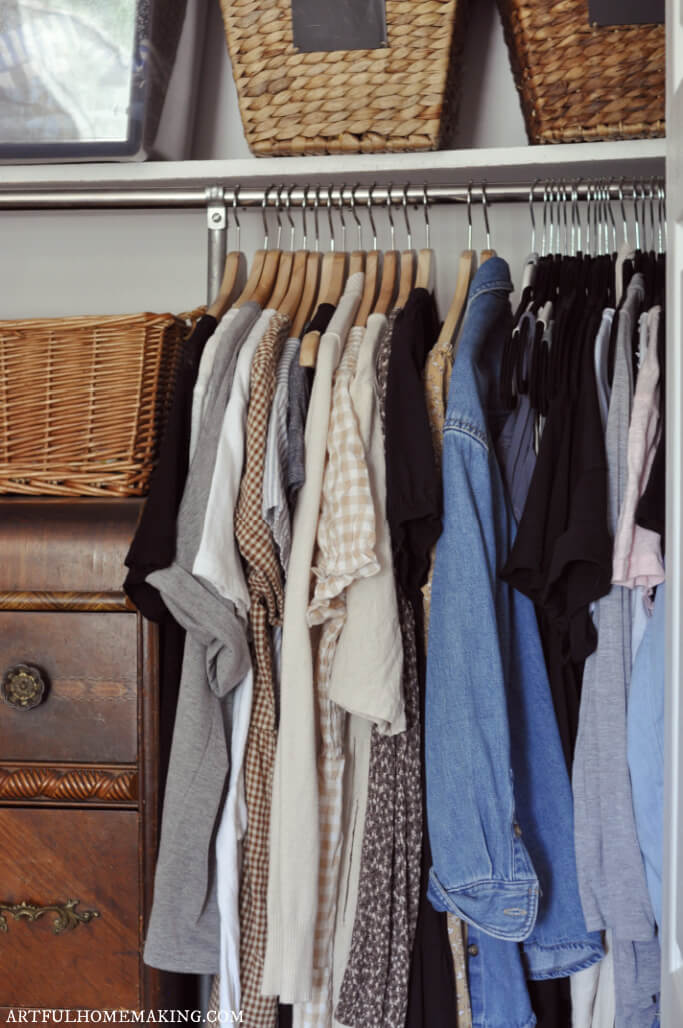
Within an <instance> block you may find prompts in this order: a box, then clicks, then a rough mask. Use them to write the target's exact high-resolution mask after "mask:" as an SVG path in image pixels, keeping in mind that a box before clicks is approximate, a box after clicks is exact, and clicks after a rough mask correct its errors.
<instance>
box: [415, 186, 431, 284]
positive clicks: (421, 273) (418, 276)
mask: <svg viewBox="0 0 683 1028" xmlns="http://www.w3.org/2000/svg"><path fill="white" fill-rule="evenodd" d="M422 211H423V214H424V219H425V235H426V237H427V246H426V247H425V248H424V249H423V250H420V251H419V252H418V255H417V271H416V272H415V288H416V289H426V290H427V291H428V292H430V293H431V292H432V290H433V289H434V266H435V257H434V251H433V250H431V249H430V247H429V210H428V201H427V186H426V185H424V186H423V187H422Z"/></svg>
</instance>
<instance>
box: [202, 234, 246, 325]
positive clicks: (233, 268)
mask: <svg viewBox="0 0 683 1028" xmlns="http://www.w3.org/2000/svg"><path fill="white" fill-rule="evenodd" d="M246 265H247V262H246V258H245V256H244V254H243V253H239V252H238V251H237V250H233V251H232V252H231V253H229V254H228V256H227V257H226V258H225V268H224V269H223V279H222V281H221V285H220V289H219V291H218V296H217V297H216V299H215V300H214V301H213V303H212V304H211V306H210V307H208V308H207V311H206V313H207V314H211V315H212V316H213V317H214V318H216V320H217V321H220V319H221V318H222V317H223V315H224V314H225V312H226V311H227V310H228V309H229V307H230V301H231V299H232V296H233V294H234V293H235V292H236V287H237V284H238V282H239V280H240V279H241V278H243V277H244V273H245V269H246Z"/></svg>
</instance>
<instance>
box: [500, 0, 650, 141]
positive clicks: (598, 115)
mask: <svg viewBox="0 0 683 1028" xmlns="http://www.w3.org/2000/svg"><path fill="white" fill-rule="evenodd" d="M498 7H499V9H500V13H501V17H502V19H503V28H504V30H505V38H506V41H507V45H508V51H509V54H510V63H511V65H512V70H513V74H514V76H515V81H516V83H517V89H518V91H519V94H520V97H521V101H522V110H523V112H524V120H525V122H526V130H527V135H528V136H529V141H530V142H531V143H577V142H591V141H594V140H611V139H639V138H644V137H652V136H663V135H664V97H665V83H664V53H665V30H664V26H663V25H618V26H606V27H597V26H594V25H591V23H590V22H589V18H588V3H587V0H551V2H549V0H498Z"/></svg>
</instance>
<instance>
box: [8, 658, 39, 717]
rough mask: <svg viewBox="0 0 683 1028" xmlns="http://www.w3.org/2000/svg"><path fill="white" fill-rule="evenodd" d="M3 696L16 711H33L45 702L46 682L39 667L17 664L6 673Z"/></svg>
mask: <svg viewBox="0 0 683 1028" xmlns="http://www.w3.org/2000/svg"><path fill="white" fill-rule="evenodd" d="M1 694H2V698H3V700H4V701H5V703H9V705H10V707H14V709H15V710H31V708H32V707H37V706H38V704H39V703H42V702H43V698H44V696H45V681H44V679H43V676H42V675H41V673H40V671H39V669H38V668H37V667H33V666H32V665H31V664H15V665H14V667H11V668H9V669H8V670H7V671H6V672H5V675H4V677H3V680H2V693H1Z"/></svg>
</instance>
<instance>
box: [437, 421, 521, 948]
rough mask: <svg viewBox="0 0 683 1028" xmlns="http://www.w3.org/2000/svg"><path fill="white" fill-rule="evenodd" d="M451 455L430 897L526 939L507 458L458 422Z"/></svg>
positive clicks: (441, 557) (500, 932)
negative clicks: (504, 531)
mask: <svg viewBox="0 0 683 1028" xmlns="http://www.w3.org/2000/svg"><path fill="white" fill-rule="evenodd" d="M443 456H444V462H443V467H444V515H445V517H444V530H443V533H442V535H441V537H440V539H439V542H438V545H437V551H436V563H435V567H434V578H433V583H432V606H431V616H430V624H429V658H428V662H427V695H426V723H425V731H426V740H427V742H426V747H425V762H426V771H427V813H428V819H429V837H430V841H431V847H432V859H433V867H432V870H431V873H430V882H429V899H430V901H431V903H432V905H433V906H434V907H436V908H437V909H438V910H447V911H450V912H452V913H454V914H457V915H458V916H459V917H461V918H463V919H464V920H465V921H469V922H470V923H471V924H474V925H476V926H477V927H479V928H481V929H482V930H483V931H485V932H488V933H489V934H491V935H494V936H496V937H497V938H501V939H509V940H517V941H521V940H522V939H525V938H526V937H527V936H528V935H529V933H530V932H531V930H532V929H533V927H534V923H535V920H536V913H537V908H538V891H539V889H538V880H537V877H536V874H535V872H534V868H533V866H532V863H531V860H530V858H529V855H528V853H527V850H526V847H525V845H524V843H523V841H522V839H521V837H520V834H519V830H518V829H517V828H516V820H515V800H514V794H513V781H512V771H511V762H510V733H509V725H508V709H507V693H506V665H507V654H506V653H505V643H504V640H505V631H504V630H503V631H502V632H501V631H500V629H501V628H504V626H500V625H499V611H498V607H499V604H497V591H498V588H499V583H498V582H497V570H498V569H497V552H498V547H497V545H496V543H497V540H496V535H497V531H498V529H497V520H498V518H499V512H500V510H501V509H504V508H505V499H504V497H503V495H502V481H501V479H500V473H499V472H498V468H497V466H496V467H495V468H491V467H490V465H491V464H492V463H494V462H495V455H494V454H493V453H492V452H490V450H489V448H488V444H487V440H486V437H485V436H484V435H483V434H482V433H481V432H480V431H479V430H478V429H477V428H473V427H472V426H469V425H467V424H465V423H458V422H454V421H447V422H446V425H445V429H444V455H443ZM492 471H493V472H494V473H493V474H492V473H491V472H492ZM499 490H500V492H501V495H497V493H498V491H499ZM503 588H507V587H503Z"/></svg>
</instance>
